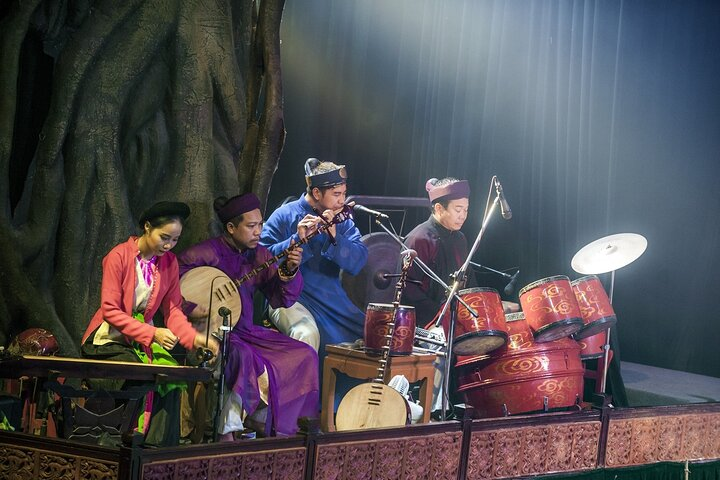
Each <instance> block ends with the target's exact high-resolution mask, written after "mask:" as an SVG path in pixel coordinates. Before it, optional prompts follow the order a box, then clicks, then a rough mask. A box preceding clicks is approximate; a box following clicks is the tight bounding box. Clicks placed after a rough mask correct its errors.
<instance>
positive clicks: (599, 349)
mask: <svg viewBox="0 0 720 480" xmlns="http://www.w3.org/2000/svg"><path fill="white" fill-rule="evenodd" d="M607 332H608V331H607V330H602V331H601V332H600V333H596V334H595V335H593V336H591V337H586V338H583V339H580V340H578V343H579V344H580V358H582V359H583V360H590V359H593V358H600V357H602V356H603V353H604V352H605V342H607Z"/></svg>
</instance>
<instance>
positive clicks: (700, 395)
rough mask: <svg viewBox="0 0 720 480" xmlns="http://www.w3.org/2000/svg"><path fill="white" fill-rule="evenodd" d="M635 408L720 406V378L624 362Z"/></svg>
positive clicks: (626, 381)
mask: <svg viewBox="0 0 720 480" xmlns="http://www.w3.org/2000/svg"><path fill="white" fill-rule="evenodd" d="M620 369H621V373H622V378H623V382H624V383H625V390H626V391H627V397H628V403H629V404H630V406H631V407H645V406H662V405H685V404H690V403H706V402H720V378H716V377H709V376H705V375H697V374H694V373H688V372H681V371H677V370H669V369H666V368H658V367H652V366H649V365H641V364H639V363H632V362H622V364H621V367H620Z"/></svg>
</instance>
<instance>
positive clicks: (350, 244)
mask: <svg viewBox="0 0 720 480" xmlns="http://www.w3.org/2000/svg"><path fill="white" fill-rule="evenodd" d="M305 182H306V185H307V188H306V191H305V193H304V195H302V196H301V197H300V198H299V199H298V200H295V201H293V202H289V203H286V204H285V205H283V206H281V207H280V208H278V209H277V210H275V211H274V212H273V213H272V215H270V217H269V218H268V219H267V222H266V223H265V226H264V227H263V230H262V234H261V238H260V243H261V244H262V245H265V246H267V247H268V248H269V249H270V250H271V251H272V252H273V253H274V254H277V253H279V252H281V251H282V250H284V249H286V248H288V246H289V245H290V243H291V242H292V241H295V242H298V241H299V240H300V238H299V235H298V233H297V232H298V231H300V232H304V233H305V235H306V236H309V235H310V234H311V233H312V232H313V231H314V230H316V229H317V228H318V227H319V226H320V225H322V224H323V223H327V222H331V221H332V219H333V218H335V216H336V215H337V214H338V213H339V212H341V211H342V210H343V209H344V208H346V207H345V197H346V193H347V173H346V171H345V167H344V166H343V165H336V164H334V163H332V162H322V161H320V160H318V159H316V158H310V159H308V160H307V161H306V162H305ZM321 217H322V218H321ZM323 219H324V221H323ZM321 230H322V231H321V232H320V233H317V234H315V235H314V236H312V238H310V240H309V241H308V243H307V244H306V245H304V246H303V258H302V264H301V265H300V271H301V273H302V276H303V278H304V280H305V285H304V287H303V290H302V293H301V294H300V298H299V299H298V301H297V302H296V303H295V304H294V305H293V306H291V307H289V308H273V309H271V310H270V320H271V321H272V322H273V323H274V324H275V326H276V327H277V328H278V329H279V330H280V331H282V332H284V333H286V334H287V335H289V336H290V337H292V338H295V339H297V340H300V341H304V342H306V343H308V344H309V345H311V346H313V347H314V348H315V349H316V350H318V353H319V356H320V359H321V361H322V358H323V357H324V356H325V345H327V344H335V343H340V342H352V341H355V340H357V339H358V338H362V337H363V329H364V323H365V313H364V312H362V311H360V309H358V308H357V307H356V306H355V305H354V304H353V303H352V302H351V301H350V299H349V298H348V296H347V294H346V293H345V291H344V290H343V288H342V285H341V283H340V270H344V271H345V272H347V273H349V274H351V275H356V274H357V273H358V272H360V270H362V268H363V266H364V265H365V263H366V262H367V258H368V250H367V247H366V246H365V244H363V242H362V241H361V235H360V231H359V230H358V228H357V227H356V226H355V223H354V222H353V220H352V219H351V218H347V219H345V220H343V221H341V222H339V223H337V224H332V225H331V226H327V225H326V228H324V229H321Z"/></svg>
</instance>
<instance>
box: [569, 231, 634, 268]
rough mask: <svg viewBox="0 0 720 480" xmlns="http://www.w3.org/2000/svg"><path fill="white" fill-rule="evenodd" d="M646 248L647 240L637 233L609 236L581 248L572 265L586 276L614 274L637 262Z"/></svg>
mask: <svg viewBox="0 0 720 480" xmlns="http://www.w3.org/2000/svg"><path fill="white" fill-rule="evenodd" d="M646 248H647V240H646V239H645V237H643V236H642V235H639V234H637V233H618V234H615V235H608V236H607V237H603V238H599V239H597V240H595V241H594V242H590V243H588V244H587V245H585V246H584V247H583V248H581V249H580V250H579V251H578V252H577V253H576V254H575V256H574V257H573V258H572V261H571V262H570V265H571V266H572V268H573V270H575V271H576V272H578V273H582V274H584V275H595V274H599V273H606V272H612V271H614V270H617V269H619V268H622V267H624V266H625V265H629V264H630V263H632V262H634V261H635V260H637V259H638V258H639V257H640V255H642V254H643V253H644V252H645V249H646Z"/></svg>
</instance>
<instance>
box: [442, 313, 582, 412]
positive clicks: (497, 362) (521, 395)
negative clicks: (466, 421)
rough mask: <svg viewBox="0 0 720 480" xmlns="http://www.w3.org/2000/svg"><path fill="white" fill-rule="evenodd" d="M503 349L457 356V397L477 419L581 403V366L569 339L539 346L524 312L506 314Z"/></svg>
mask: <svg viewBox="0 0 720 480" xmlns="http://www.w3.org/2000/svg"><path fill="white" fill-rule="evenodd" d="M507 327H508V333H509V335H510V338H509V340H508V344H507V346H505V347H503V348H501V349H499V350H496V351H495V352H493V353H491V354H489V355H481V356H476V357H458V361H457V363H456V364H455V367H456V368H455V373H456V378H457V385H458V393H460V394H461V395H462V396H463V397H464V398H465V402H466V403H468V404H469V405H472V406H473V407H474V409H473V412H474V415H475V416H476V418H486V417H500V416H505V415H514V414H519V413H531V412H537V411H548V410H551V409H561V408H570V407H573V406H574V405H576V404H579V403H580V402H581V401H582V395H583V373H584V367H583V364H582V361H581V360H580V345H578V343H577V342H576V341H575V340H573V339H571V338H561V339H558V340H555V341H552V342H545V343H538V342H536V341H535V340H534V338H533V334H532V332H531V331H530V328H529V327H528V325H527V323H526V321H525V317H524V314H523V313H511V314H508V315H507Z"/></svg>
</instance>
